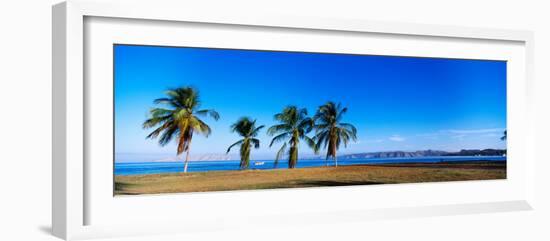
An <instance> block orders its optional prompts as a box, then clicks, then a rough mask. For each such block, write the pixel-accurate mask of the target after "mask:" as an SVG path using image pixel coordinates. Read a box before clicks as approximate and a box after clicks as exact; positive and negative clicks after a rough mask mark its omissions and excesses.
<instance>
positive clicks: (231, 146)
mask: <svg viewBox="0 0 550 241" xmlns="http://www.w3.org/2000/svg"><path fill="white" fill-rule="evenodd" d="M243 141H244V139H243V140H239V141H237V142H235V143H233V144H231V145H230V146H229V147H228V148H227V152H226V154H227V153H229V152H230V151H231V148H233V147H235V146H238V145H241V144H242V143H243Z"/></svg>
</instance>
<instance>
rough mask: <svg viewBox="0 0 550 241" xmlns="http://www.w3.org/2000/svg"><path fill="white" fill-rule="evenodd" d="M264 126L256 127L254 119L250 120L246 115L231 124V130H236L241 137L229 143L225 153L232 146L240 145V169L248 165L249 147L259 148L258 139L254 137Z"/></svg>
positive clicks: (246, 167)
mask: <svg viewBox="0 0 550 241" xmlns="http://www.w3.org/2000/svg"><path fill="white" fill-rule="evenodd" d="M262 128H264V126H263V125H261V126H258V127H256V120H252V119H250V118H248V117H241V119H239V120H238V121H237V122H235V124H233V125H231V131H232V132H237V134H239V135H240V136H242V137H243V139H241V140H239V141H237V142H235V143H233V144H231V146H229V148H227V153H229V152H230V151H231V148H233V147H234V146H238V145H240V146H241V151H240V155H241V164H240V166H241V169H248V167H249V165H250V149H251V148H252V147H253V146H254V148H256V149H258V148H260V140H259V139H257V138H255V137H256V136H257V135H258V133H259V132H260V130H261V129H262Z"/></svg>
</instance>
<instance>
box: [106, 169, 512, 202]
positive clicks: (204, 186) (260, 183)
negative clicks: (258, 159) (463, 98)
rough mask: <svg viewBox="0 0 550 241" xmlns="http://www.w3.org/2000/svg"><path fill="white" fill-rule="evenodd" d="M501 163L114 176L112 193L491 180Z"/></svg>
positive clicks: (499, 173) (498, 173)
mask: <svg viewBox="0 0 550 241" xmlns="http://www.w3.org/2000/svg"><path fill="white" fill-rule="evenodd" d="M505 178H506V163H505V162H501V163H496V162H494V163H493V162H464V163H436V164H430V163H414V164H384V165H354V166H339V167H316V168H297V169H279V170H246V171H214V172H202V173H187V174H183V173H177V174H153V175H135V176H116V177H115V195H135V194H158V193H183V192H209V191H228V190H251V189H271V188H298V187H302V188H303V187H324V186H349V185H370V184H395V183H418V182H447V181H465V180H491V179H505Z"/></svg>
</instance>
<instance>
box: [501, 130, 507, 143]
mask: <svg viewBox="0 0 550 241" xmlns="http://www.w3.org/2000/svg"><path fill="white" fill-rule="evenodd" d="M507 132H508V131H507V130H504V136H502V137H501V138H500V139H501V140H503V141H505V140H506V139H508V133H507Z"/></svg>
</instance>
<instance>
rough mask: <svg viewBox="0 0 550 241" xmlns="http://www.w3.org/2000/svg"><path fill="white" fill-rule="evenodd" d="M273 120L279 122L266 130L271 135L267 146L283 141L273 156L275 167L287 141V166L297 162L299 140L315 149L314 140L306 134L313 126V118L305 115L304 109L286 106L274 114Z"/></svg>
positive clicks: (292, 165)
mask: <svg viewBox="0 0 550 241" xmlns="http://www.w3.org/2000/svg"><path fill="white" fill-rule="evenodd" d="M274 118H275V120H277V121H279V122H280V124H277V125H274V126H272V127H270V128H269V129H268V130H267V134H269V135H271V136H273V135H275V134H278V135H277V136H275V137H273V139H272V140H271V143H270V144H269V147H271V146H273V144H274V143H276V142H280V141H284V142H285V143H284V144H283V145H282V146H281V148H280V149H279V151H278V152H277V155H276V157H275V164H274V166H275V168H277V164H278V162H279V159H280V158H281V156H283V155H284V154H285V151H286V148H287V143H288V146H290V148H289V151H288V168H294V167H296V164H297V163H298V144H299V143H300V140H304V141H305V142H306V143H307V144H308V146H309V147H311V148H313V149H314V150H315V142H314V141H313V139H311V138H310V137H308V136H306V134H307V133H309V132H310V131H311V129H312V127H313V120H312V119H311V118H309V117H307V110H306V109H298V108H297V107H296V106H288V107H286V108H284V109H283V111H282V112H281V113H279V114H276V115H275V116H274Z"/></svg>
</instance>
